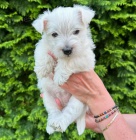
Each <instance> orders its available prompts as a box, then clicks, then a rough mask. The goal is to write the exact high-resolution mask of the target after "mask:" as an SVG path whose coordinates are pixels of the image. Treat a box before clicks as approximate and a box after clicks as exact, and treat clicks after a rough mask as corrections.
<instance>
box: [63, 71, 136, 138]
mask: <svg viewBox="0 0 136 140" xmlns="http://www.w3.org/2000/svg"><path fill="white" fill-rule="evenodd" d="M61 87H62V88H63V89H64V90H66V91H67V92H69V93H71V94H73V95H74V96H75V97H76V98H77V99H79V100H80V101H82V102H83V103H85V104H87V105H88V106H89V108H90V110H91V112H92V114H93V115H98V114H100V113H102V112H104V111H106V110H108V109H110V108H112V107H113V106H115V102H114V101H113V99H112V98H111V96H110V94H109V93H108V91H107V89H106V88H105V86H104V84H103V82H102V81H101V79H100V78H99V76H98V75H97V74H96V73H95V72H94V70H90V71H89V72H82V73H78V74H73V75H72V76H70V78H69V80H68V81H67V82H66V83H65V84H64V85H62V86H61ZM113 117H114V115H112V116H111V117H109V118H107V119H105V120H104V121H102V122H99V123H98V127H97V129H98V130H100V131H101V132H102V130H103V129H104V128H105V127H106V126H107V124H109V122H110V121H111V120H112V118H113ZM127 117H128V116H127V115H125V116H124V115H122V114H121V113H120V112H119V114H118V116H117V117H116V119H115V120H114V122H113V123H112V124H111V126H110V127H109V128H108V129H107V130H105V131H104V132H102V133H103V135H104V137H105V139H106V140H135V139H136V135H135V133H134V130H133V129H132V127H131V126H132V124H133V123H132V122H131V125H129V124H128V122H130V120H131V119H132V118H134V116H131V118H130V119H128V121H126V119H125V118H127ZM133 128H134V125H133Z"/></svg>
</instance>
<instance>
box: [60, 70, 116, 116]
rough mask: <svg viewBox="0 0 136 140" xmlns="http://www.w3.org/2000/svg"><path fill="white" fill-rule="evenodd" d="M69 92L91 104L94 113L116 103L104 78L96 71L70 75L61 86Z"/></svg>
mask: <svg viewBox="0 0 136 140" xmlns="http://www.w3.org/2000/svg"><path fill="white" fill-rule="evenodd" d="M61 87H62V88H63V89H64V90H66V91H67V92H69V93H71V94H73V95H74V96H75V97H76V98H77V99H79V100H80V101H82V102H84V103H85V104H87V105H88V106H89V108H90V109H91V111H92V113H93V114H99V113H100V112H101V111H102V109H103V111H104V110H107V109H109V108H111V107H113V106H114V105H115V103H114V101H113V99H112V98H111V96H110V94H109V93H108V91H107V89H106V88H105V86H104V84H103V82H102V80H101V79H100V78H99V77H98V75H97V74H96V73H95V72H94V70H90V71H89V72H81V73H77V74H73V75H71V76H70V78H69V79H68V81H67V82H66V83H65V84H64V85H62V86H61Z"/></svg>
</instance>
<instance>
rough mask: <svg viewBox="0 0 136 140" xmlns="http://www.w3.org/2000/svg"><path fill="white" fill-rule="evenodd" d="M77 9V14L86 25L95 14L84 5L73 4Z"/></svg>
mask: <svg viewBox="0 0 136 140" xmlns="http://www.w3.org/2000/svg"><path fill="white" fill-rule="evenodd" d="M74 8H76V9H77V10H78V14H79V16H80V18H81V20H82V22H83V23H84V24H85V25H88V24H89V23H90V21H91V20H92V18H93V17H94V15H95V11H93V10H92V9H90V8H89V7H86V6H80V5H74Z"/></svg>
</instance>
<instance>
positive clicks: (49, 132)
mask: <svg viewBox="0 0 136 140" xmlns="http://www.w3.org/2000/svg"><path fill="white" fill-rule="evenodd" d="M46 131H47V133H48V134H52V133H54V132H55V131H54V129H53V128H52V127H51V126H49V125H48V124H47V127H46Z"/></svg>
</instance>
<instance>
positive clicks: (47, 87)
mask: <svg viewBox="0 0 136 140" xmlns="http://www.w3.org/2000/svg"><path fill="white" fill-rule="evenodd" d="M52 86H54V85H53V81H52V80H51V79H50V78H42V79H39V80H38V87H39V88H40V90H41V93H43V103H44V106H45V108H46V110H47V112H48V121H47V127H46V130H47V133H49V134H52V133H53V132H54V131H55V130H54V128H53V127H51V126H50V125H49V121H50V120H51V119H55V118H56V116H60V113H61V111H60V110H59V109H58V108H57V104H56V102H55V99H54V97H53V96H52V95H51V92H53V93H54V94H55V92H57V90H58V89H57V87H56V88H55V86H54V88H52ZM55 90H56V91H55Z"/></svg>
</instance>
